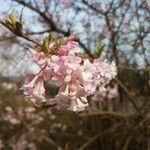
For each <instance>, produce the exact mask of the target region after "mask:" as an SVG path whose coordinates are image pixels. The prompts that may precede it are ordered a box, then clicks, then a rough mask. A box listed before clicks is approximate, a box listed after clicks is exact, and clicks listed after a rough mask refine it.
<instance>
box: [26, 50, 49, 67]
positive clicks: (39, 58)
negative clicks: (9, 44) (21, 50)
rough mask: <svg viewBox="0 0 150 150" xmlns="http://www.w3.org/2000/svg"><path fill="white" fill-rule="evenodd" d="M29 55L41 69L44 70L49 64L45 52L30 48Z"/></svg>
mask: <svg viewBox="0 0 150 150" xmlns="http://www.w3.org/2000/svg"><path fill="white" fill-rule="evenodd" d="M28 54H29V56H30V57H31V58H33V60H34V61H35V63H36V64H37V65H39V66H40V67H41V68H43V67H44V66H45V64H46V63H47V57H46V56H45V54H44V53H43V52H38V51H36V50H34V49H31V48H29V51H28Z"/></svg>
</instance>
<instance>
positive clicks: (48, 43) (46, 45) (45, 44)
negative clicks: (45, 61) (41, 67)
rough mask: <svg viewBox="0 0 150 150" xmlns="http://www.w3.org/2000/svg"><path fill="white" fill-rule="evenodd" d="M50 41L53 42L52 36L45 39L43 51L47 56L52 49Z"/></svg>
mask: <svg viewBox="0 0 150 150" xmlns="http://www.w3.org/2000/svg"><path fill="white" fill-rule="evenodd" d="M50 41H51V34H49V35H48V36H47V37H46V38H45V39H44V41H43V44H42V51H43V53H44V54H45V55H46V54H48V52H49V51H50V49H49V45H50Z"/></svg>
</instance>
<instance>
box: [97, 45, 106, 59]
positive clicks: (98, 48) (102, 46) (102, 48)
mask: <svg viewBox="0 0 150 150" xmlns="http://www.w3.org/2000/svg"><path fill="white" fill-rule="evenodd" d="M104 46H105V45H104V44H102V43H101V42H97V43H96V49H97V57H100V56H101V54H102V52H103V51H104Z"/></svg>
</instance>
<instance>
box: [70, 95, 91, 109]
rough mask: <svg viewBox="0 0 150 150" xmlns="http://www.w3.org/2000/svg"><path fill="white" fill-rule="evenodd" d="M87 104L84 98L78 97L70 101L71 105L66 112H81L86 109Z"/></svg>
mask: <svg viewBox="0 0 150 150" xmlns="http://www.w3.org/2000/svg"><path fill="white" fill-rule="evenodd" d="M88 105H89V104H88V100H87V98H85V97H79V98H77V99H75V100H71V105H70V107H69V108H68V110H71V111H74V112H80V111H83V110H84V109H85V107H87V106H88Z"/></svg>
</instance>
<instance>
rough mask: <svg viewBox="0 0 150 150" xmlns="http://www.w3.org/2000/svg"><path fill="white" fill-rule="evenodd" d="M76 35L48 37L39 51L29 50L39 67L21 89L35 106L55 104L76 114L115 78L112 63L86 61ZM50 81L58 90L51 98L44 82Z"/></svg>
mask: <svg viewBox="0 0 150 150" xmlns="http://www.w3.org/2000/svg"><path fill="white" fill-rule="evenodd" d="M75 39H76V37H75V35H71V36H69V37H68V38H67V39H66V40H63V39H62V38H59V39H55V38H52V37H51V36H49V37H48V38H47V39H46V40H44V42H43V45H42V48H41V50H39V51H37V50H34V49H31V48H30V49H29V54H30V56H32V58H33V59H34V61H35V62H36V64H37V65H39V67H40V71H39V73H38V74H36V75H35V76H34V78H33V80H32V81H31V82H30V83H27V84H25V85H23V87H22V88H21V89H22V90H23V91H24V94H25V95H26V96H27V97H28V98H29V99H31V101H32V102H34V103H43V104H44V103H48V104H49V105H54V104H57V106H58V107H59V108H61V107H65V108H67V109H68V110H71V111H74V112H79V111H83V110H84V109H85V107H87V106H88V100H87V97H88V96H90V95H92V94H94V92H95V91H96V87H97V86H99V87H101V88H104V87H105V85H106V84H108V83H109V81H110V80H111V79H113V78H114V77H115V76H116V73H117V69H116V66H115V64H114V62H112V63H111V64H109V63H108V62H107V61H106V60H105V61H102V60H101V59H99V58H96V59H93V60H91V59H88V58H87V57H85V56H83V54H81V53H80V48H79V45H78V43H77V42H75ZM47 80H51V81H53V83H54V84H55V85H56V86H58V87H59V92H58V94H57V95H55V97H54V98H52V99H48V98H47V97H46V95H45V88H44V81H47Z"/></svg>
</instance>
